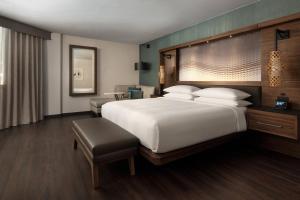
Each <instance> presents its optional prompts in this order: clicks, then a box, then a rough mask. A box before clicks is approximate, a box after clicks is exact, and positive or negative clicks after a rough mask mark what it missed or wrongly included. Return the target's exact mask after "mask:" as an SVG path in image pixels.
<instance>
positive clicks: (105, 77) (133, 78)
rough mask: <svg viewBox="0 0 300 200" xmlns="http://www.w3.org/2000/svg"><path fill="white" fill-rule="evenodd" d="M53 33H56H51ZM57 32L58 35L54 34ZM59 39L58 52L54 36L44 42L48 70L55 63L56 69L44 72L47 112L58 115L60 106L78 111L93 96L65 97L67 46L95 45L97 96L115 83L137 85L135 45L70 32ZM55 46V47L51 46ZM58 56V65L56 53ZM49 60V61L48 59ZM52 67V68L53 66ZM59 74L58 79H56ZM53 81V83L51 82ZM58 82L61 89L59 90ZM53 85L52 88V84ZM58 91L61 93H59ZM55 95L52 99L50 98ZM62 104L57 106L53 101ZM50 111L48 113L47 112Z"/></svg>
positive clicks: (66, 88) (84, 106)
mask: <svg viewBox="0 0 300 200" xmlns="http://www.w3.org/2000/svg"><path fill="white" fill-rule="evenodd" d="M53 35H55V36H56V34H53ZM57 35H60V34H57ZM60 36H61V39H62V51H61V50H60V47H61V46H60V42H59V45H57V39H58V38H56V37H53V40H51V41H49V42H48V44H47V51H48V53H47V55H48V56H49V57H48V71H49V70H50V69H51V66H50V65H52V66H53V65H56V66H58V65H59V69H61V70H55V71H53V72H51V73H47V78H48V81H47V82H48V86H47V88H48V105H47V107H48V110H49V111H48V113H50V114H52V115H53V114H60V111H59V110H60V106H62V112H63V113H70V112H81V111H88V110H90V106H89V99H90V98H92V97H95V96H86V97H70V96H69V45H70V44H73V45H82V46H91V47H97V48H98V66H97V71H98V85H97V87H98V95H97V96H101V97H104V95H103V93H104V92H110V91H113V89H114V86H115V85H117V84H138V80H139V73H138V71H134V63H135V62H138V60H139V47H138V45H135V44H126V43H116V42H110V41H102V40H95V39H88V38H83V37H77V36H70V35H60ZM54 47H55V48H54ZM57 52H59V53H60V55H62V66H60V58H61V57H60V56H57ZM54 55H55V56H54ZM51 59H52V60H51ZM55 69H56V67H55ZM61 71H62V74H61V73H60V72H61ZM60 75H62V82H60V77H61V76H60ZM54 82H56V83H55V84H53V83H54ZM57 84H59V85H60V86H61V88H62V91H60V87H59V86H58V85H57ZM54 86H55V88H52V87H54ZM54 93H55V94H54ZM61 93H62V96H61V95H60V94H61ZM54 98H55V100H54ZM60 99H61V100H62V103H61V104H60V105H57V101H58V100H59V102H61V100H60ZM50 111H51V112H50ZM58 111H59V112H58Z"/></svg>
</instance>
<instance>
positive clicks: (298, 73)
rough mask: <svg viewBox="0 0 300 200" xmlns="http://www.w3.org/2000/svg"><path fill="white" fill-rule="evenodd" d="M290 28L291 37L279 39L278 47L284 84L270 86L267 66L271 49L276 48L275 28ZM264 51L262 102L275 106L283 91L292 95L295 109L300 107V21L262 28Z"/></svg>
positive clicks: (262, 47)
mask: <svg viewBox="0 0 300 200" xmlns="http://www.w3.org/2000/svg"><path fill="white" fill-rule="evenodd" d="M276 29H282V30H287V29H288V30H290V34H291V37H290V38H289V39H286V40H281V41H279V43H278V44H279V45H278V49H279V50H280V51H281V59H282V64H283V66H284V70H283V74H282V77H283V78H282V85H281V86H280V87H275V88H272V87H269V82H268V72H267V66H268V62H269V54H270V51H272V50H274V48H275V30H276ZM261 45H262V46H261V51H262V103H263V105H266V106H274V101H275V99H276V98H277V96H280V94H281V93H285V94H286V95H287V96H288V97H290V101H291V104H292V108H293V109H300V21H299V20H298V21H294V22H290V23H286V24H282V25H278V26H274V27H270V28H266V29H262V30H261Z"/></svg>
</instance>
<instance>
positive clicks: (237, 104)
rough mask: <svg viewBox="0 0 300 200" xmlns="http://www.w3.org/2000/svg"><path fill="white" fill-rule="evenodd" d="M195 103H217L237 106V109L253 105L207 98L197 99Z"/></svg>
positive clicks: (244, 102)
mask: <svg viewBox="0 0 300 200" xmlns="http://www.w3.org/2000/svg"><path fill="white" fill-rule="evenodd" d="M194 101H197V102H204V103H216V104H221V105H226V106H235V107H246V106H250V105H252V103H251V102H249V101H245V100H232V99H216V98H206V97H197V98H195V99H194Z"/></svg>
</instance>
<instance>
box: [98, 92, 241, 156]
mask: <svg viewBox="0 0 300 200" xmlns="http://www.w3.org/2000/svg"><path fill="white" fill-rule="evenodd" d="M101 112H102V117H104V118H106V119H108V120H110V121H112V122H113V123H115V124H117V125H119V126H120V127H122V128H124V129H125V130H127V131H129V132H130V133H132V134H133V135H135V136H136V137H137V138H138V139H139V140H140V142H141V144H142V145H144V146H145V147H147V148H149V149H150V150H152V151H153V152H155V153H166V152H169V151H173V150H176V149H180V148H183V147H187V146H190V145H194V144H197V143H201V142H204V141H208V140H211V139H214V138H217V137H221V136H224V135H228V134H231V133H236V132H241V131H244V130H246V128H247V126H246V119H245V108H239V107H230V106H223V105H218V104H210V103H200V102H195V101H188V100H175V99H168V98H165V97H161V98H151V99H137V100H123V101H115V102H109V103H106V104H104V105H103V106H102V111H101Z"/></svg>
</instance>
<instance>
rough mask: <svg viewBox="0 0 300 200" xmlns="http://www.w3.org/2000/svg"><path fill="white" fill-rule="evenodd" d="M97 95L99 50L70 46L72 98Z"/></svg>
mask: <svg viewBox="0 0 300 200" xmlns="http://www.w3.org/2000/svg"><path fill="white" fill-rule="evenodd" d="M94 94H97V48H96V47H86V46H78V45H70V96H84V95H94Z"/></svg>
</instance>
